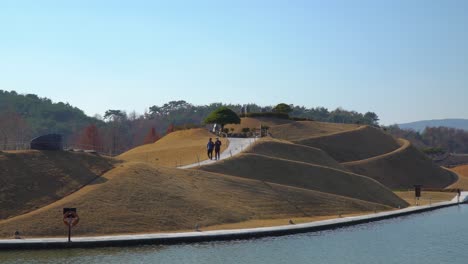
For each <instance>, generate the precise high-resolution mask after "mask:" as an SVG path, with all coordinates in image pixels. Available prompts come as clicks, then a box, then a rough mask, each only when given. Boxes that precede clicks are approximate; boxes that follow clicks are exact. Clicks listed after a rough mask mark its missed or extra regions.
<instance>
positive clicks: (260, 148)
mask: <svg viewBox="0 0 468 264" xmlns="http://www.w3.org/2000/svg"><path fill="white" fill-rule="evenodd" d="M247 153H254V154H260V155H265V156H270V157H275V158H281V159H287V160H293V161H300V162H306V163H311V164H317V165H321V166H326V167H330V168H335V169H340V170H346V169H345V167H344V166H342V165H341V164H340V163H338V162H337V161H336V160H334V159H333V158H332V157H330V156H329V155H328V154H327V153H325V152H324V151H323V150H321V149H318V148H313V147H308V146H304V145H297V144H293V143H291V142H289V141H285V140H278V139H273V138H262V139H261V140H259V141H257V143H256V144H254V145H253V146H252V147H251V148H249V149H248V150H247Z"/></svg>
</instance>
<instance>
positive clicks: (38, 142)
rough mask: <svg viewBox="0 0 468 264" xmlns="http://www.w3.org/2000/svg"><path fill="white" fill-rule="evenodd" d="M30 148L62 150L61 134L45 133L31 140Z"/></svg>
mask: <svg viewBox="0 0 468 264" xmlns="http://www.w3.org/2000/svg"><path fill="white" fill-rule="evenodd" d="M31 149H37V150H62V149H63V145H62V135H60V134H47V135H43V136H40V137H37V138H34V139H33V140H31Z"/></svg>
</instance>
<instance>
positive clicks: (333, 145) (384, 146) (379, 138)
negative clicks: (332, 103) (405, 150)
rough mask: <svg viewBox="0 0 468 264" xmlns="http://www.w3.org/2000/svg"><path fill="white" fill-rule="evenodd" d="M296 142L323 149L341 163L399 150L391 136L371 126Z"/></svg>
mask: <svg viewBox="0 0 468 264" xmlns="http://www.w3.org/2000/svg"><path fill="white" fill-rule="evenodd" d="M295 142H296V143H297V144H302V145H306V146H311V147H316V148H319V149H322V150H323V151H325V152H327V153H328V154H329V155H330V156H332V157H333V158H334V159H336V160H337V161H339V162H349V161H356V160H362V159H367V158H371V157H375V156H378V155H382V154H385V153H388V152H391V151H394V150H395V149H398V148H399V145H398V142H397V141H396V140H395V139H394V138H393V137H392V136H391V135H389V134H386V133H383V132H382V131H381V130H379V129H377V128H373V127H369V126H362V127H359V128H357V129H353V130H349V131H345V132H339V133H334V134H330V135H325V136H322V137H312V138H305V139H301V140H297V141H295Z"/></svg>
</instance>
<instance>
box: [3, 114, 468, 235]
mask: <svg viewBox="0 0 468 264" xmlns="http://www.w3.org/2000/svg"><path fill="white" fill-rule="evenodd" d="M261 124H264V125H267V126H269V127H270V129H269V131H270V133H271V135H272V137H273V138H263V139H261V140H259V141H258V142H257V143H256V144H254V145H253V146H252V147H251V148H250V149H248V150H246V151H245V153H242V154H240V155H238V156H235V157H233V158H230V159H226V160H223V161H220V162H217V163H214V164H211V165H207V166H203V167H201V168H200V169H198V170H181V169H177V168H173V167H176V166H181V165H185V164H191V163H196V162H197V161H198V159H197V156H198V157H199V159H200V160H204V159H206V147H205V146H206V142H207V140H208V138H209V137H213V136H212V134H210V133H209V132H207V131H206V130H203V129H190V130H184V131H177V132H173V133H171V134H169V135H167V136H165V137H164V138H162V139H161V140H159V141H157V142H155V143H153V144H148V145H144V146H140V147H137V148H135V149H132V150H130V151H128V152H126V153H124V154H122V155H120V156H118V157H117V158H118V160H117V159H116V160H109V159H106V158H102V157H99V156H94V155H91V154H84V153H68V152H37V151H30V152H14V153H0V166H1V167H2V169H3V168H7V169H6V170H2V171H0V181H1V183H2V185H1V187H0V191H1V193H0V206H2V207H1V208H2V209H3V211H2V214H3V215H1V217H0V218H6V217H11V216H14V217H11V218H8V219H3V220H1V219H0V236H1V237H11V235H12V232H13V231H12V230H19V231H20V232H21V233H22V234H23V235H25V236H63V235H64V234H65V226H64V225H63V223H62V221H61V217H62V212H61V210H62V208H63V207H77V208H78V213H79V214H80V216H81V221H80V224H79V225H78V227H77V228H76V230H75V234H77V235H100V234H118V233H144V232H165V231H181V230H193V228H194V226H195V225H196V224H199V225H200V226H201V227H202V228H220V227H223V226H238V227H239V226H248V225H252V224H253V223H265V222H270V223H279V222H278V221H280V220H281V221H283V220H284V219H290V218H293V219H301V220H300V221H305V220H304V219H307V220H311V219H321V218H324V217H325V218H326V217H328V218H329V217H336V216H337V215H338V214H362V213H366V212H370V211H374V210H390V209H392V208H397V207H405V206H407V205H408V203H407V202H405V200H403V199H406V200H407V201H409V198H408V197H409V196H408V195H410V194H409V193H403V192H402V193H399V196H400V197H402V198H403V199H402V198H400V197H398V196H397V195H395V193H393V192H392V191H391V190H390V189H389V188H400V187H403V186H404V187H406V186H408V185H412V184H414V182H417V183H422V184H424V185H426V187H434V186H442V187H445V186H447V185H450V184H452V183H453V182H454V181H455V180H456V176H454V175H453V174H451V173H449V172H447V171H446V170H443V169H441V168H440V167H437V166H435V165H434V164H433V163H432V162H431V161H430V160H428V159H427V158H425V156H423V154H422V153H420V152H419V151H418V150H416V149H415V148H413V147H411V146H409V144H406V143H404V142H403V141H401V142H398V141H397V140H395V139H394V138H392V137H391V136H389V135H387V134H386V133H384V132H382V131H380V130H378V129H375V128H371V127H367V126H358V125H345V124H330V123H321V122H313V121H300V122H296V121H290V120H284V119H273V118H244V119H242V123H241V124H240V125H235V126H232V127H233V128H235V129H238V130H240V129H242V128H243V127H249V128H253V127H260V125H261ZM227 127H230V126H227ZM402 142H403V143H402ZM223 143H224V144H223V149H224V148H225V147H226V146H227V144H228V143H227V142H226V141H225V140H223ZM118 161H122V162H121V163H118ZM113 167H114V168H113ZM171 167H172V168H171ZM111 168H113V169H111ZM108 169H111V170H110V171H108V172H106V173H105V174H104V175H103V176H101V177H98V176H99V175H101V174H102V173H103V172H104V171H106V170H108ZM90 181H91V183H89V182H90ZM467 182H468V181H467ZM88 183H89V184H88ZM458 184H464V183H463V182H462V179H460V180H459V182H458ZM83 185H85V186H84V187H83ZM467 186H468V185H467ZM68 194H69V195H68ZM407 196H408V197H407ZM441 197H442V196H441ZM4 208H7V209H6V210H5V209H4ZM34 209H37V210H34ZM31 210H33V211H31ZM23 213H24V214H23ZM19 214H22V215H19ZM253 225H255V224H253Z"/></svg>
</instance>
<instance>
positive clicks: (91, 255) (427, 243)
mask: <svg viewBox="0 0 468 264" xmlns="http://www.w3.org/2000/svg"><path fill="white" fill-rule="evenodd" d="M0 263H178V264H179V263H204V264H212V263H265V264H266V263H359V264H367V263H369V264H370V263H372V264H376V263H398V264H401V263H424V264H430V263H437V264H439V263H460V264H462V263H463V264H466V263H468V205H463V206H454V207H449V208H444V209H440V210H436V211H432V212H427V213H423V214H416V215H410V216H405V217H399V218H394V219H389V220H384V221H380V222H374V223H369V224H362V225H357V226H353V227H346V228H340V229H335V230H329V231H322V232H315V233H307V234H300V235H291V236H283V237H270V238H263V239H252V240H238V241H230V242H210V243H197V244H187V245H176V246H140V247H126V248H125V247H124V248H97V249H68V250H37V251H8V252H6V251H3V252H1V251H0Z"/></svg>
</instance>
